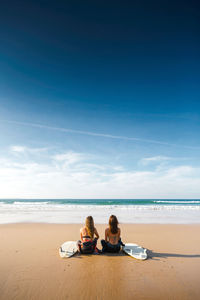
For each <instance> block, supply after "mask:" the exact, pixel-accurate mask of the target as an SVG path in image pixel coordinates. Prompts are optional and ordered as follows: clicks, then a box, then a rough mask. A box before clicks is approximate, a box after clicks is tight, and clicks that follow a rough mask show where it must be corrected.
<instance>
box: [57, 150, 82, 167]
mask: <svg viewBox="0 0 200 300" xmlns="http://www.w3.org/2000/svg"><path fill="white" fill-rule="evenodd" d="M52 158H53V159H54V160H56V161H59V162H63V161H64V162H66V163H68V164H74V163H77V162H79V161H81V160H83V159H84V158H85V156H84V155H83V154H81V153H75V152H72V151H69V152H66V153H62V154H56V155H54V156H53V157H52Z"/></svg>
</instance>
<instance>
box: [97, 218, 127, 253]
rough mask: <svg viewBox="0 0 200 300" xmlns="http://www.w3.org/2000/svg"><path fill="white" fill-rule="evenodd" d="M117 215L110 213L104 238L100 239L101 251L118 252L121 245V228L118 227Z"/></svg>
mask: <svg viewBox="0 0 200 300" xmlns="http://www.w3.org/2000/svg"><path fill="white" fill-rule="evenodd" d="M118 224H119V223H118V220H117V217H116V216H114V215H112V216H110V218H109V227H108V228H106V230H105V240H101V245H102V252H113V253H114V252H119V251H120V249H121V245H122V246H124V244H123V243H122V241H121V238H120V235H121V230H120V228H119V227H118Z"/></svg>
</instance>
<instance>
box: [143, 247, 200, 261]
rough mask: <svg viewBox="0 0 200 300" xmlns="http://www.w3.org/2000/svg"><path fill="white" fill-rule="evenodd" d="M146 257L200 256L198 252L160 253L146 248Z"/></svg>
mask: <svg viewBox="0 0 200 300" xmlns="http://www.w3.org/2000/svg"><path fill="white" fill-rule="evenodd" d="M147 255H148V259H158V258H168V257H184V258H200V254H178V253H164V252H163V253H162V252H154V251H152V250H149V249H147Z"/></svg>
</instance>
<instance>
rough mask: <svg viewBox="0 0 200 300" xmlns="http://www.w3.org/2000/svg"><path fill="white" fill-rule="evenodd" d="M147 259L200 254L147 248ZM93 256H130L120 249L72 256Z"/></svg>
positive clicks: (199, 255)
mask: <svg viewBox="0 0 200 300" xmlns="http://www.w3.org/2000/svg"><path fill="white" fill-rule="evenodd" d="M147 255H148V257H147V260H148V259H153V260H160V259H161V258H169V257H183V258H200V254H178V253H165V252H163V253H162V252H154V251H153V250H149V249H147ZM84 256H85V257H93V256H108V257H109V256H115V257H122V256H129V255H128V254H126V253H125V252H123V251H120V252H118V253H109V252H104V253H100V254H98V255H97V254H94V253H93V254H80V253H76V254H75V255H73V256H72V257H76V258H83V257H84Z"/></svg>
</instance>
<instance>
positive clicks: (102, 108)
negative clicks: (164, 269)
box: [0, 0, 200, 199]
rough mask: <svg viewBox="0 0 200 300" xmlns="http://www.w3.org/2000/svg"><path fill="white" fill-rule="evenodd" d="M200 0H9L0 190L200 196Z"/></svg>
mask: <svg viewBox="0 0 200 300" xmlns="http://www.w3.org/2000/svg"><path fill="white" fill-rule="evenodd" d="M199 70H200V4H199V1H193V0H192V1H165V0H163V1H147V0H145V1H144V0H143V1H123V2H122V1H76V0H73V1H66V0H65V1H61V0H60V1H56V2H55V1H37V0H35V1H20V0H19V1H12V0H11V1H1V10H0V198H120V199H123V198H124V199H126V198H173V199H174V198H180V199H182V198H189V199H194V198H200V138H199V137H200V135H199V132H200V89H199V86H200V71H199Z"/></svg>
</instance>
